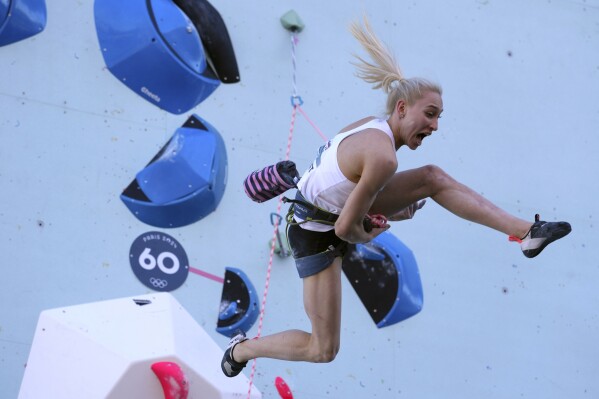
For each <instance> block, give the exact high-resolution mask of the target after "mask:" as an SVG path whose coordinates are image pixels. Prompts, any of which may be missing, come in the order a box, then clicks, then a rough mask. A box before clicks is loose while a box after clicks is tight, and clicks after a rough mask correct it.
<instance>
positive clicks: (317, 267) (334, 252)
mask: <svg viewBox="0 0 599 399" xmlns="http://www.w3.org/2000/svg"><path fill="white" fill-rule="evenodd" d="M287 242H288V243H289V247H290V248H291V252H292V254H293V258H294V259H295V266H296V267H297V272H298V273H299V276H300V277H301V278H304V277H308V276H312V275H314V274H316V273H318V272H321V271H323V270H324V269H326V268H327V267H329V266H330V265H331V264H332V263H333V261H334V260H335V258H336V257H343V255H345V252H346V250H347V242H345V241H343V240H342V239H341V238H339V237H337V236H336V235H335V230H334V229H333V230H330V231H325V232H322V231H312V230H306V229H303V228H302V227H301V226H300V225H298V224H289V225H288V226H287Z"/></svg>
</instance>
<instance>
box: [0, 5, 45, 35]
mask: <svg viewBox="0 0 599 399" xmlns="http://www.w3.org/2000/svg"><path fill="white" fill-rule="evenodd" d="M46 20H47V11H46V1H45V0H0V46H5V45H7V44H11V43H14V42H17V41H19V40H23V39H26V38H28V37H31V36H34V35H36V34H38V33H40V32H41V31H43V30H44V28H45V27H46Z"/></svg>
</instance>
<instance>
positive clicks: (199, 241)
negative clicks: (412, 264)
mask: <svg viewBox="0 0 599 399" xmlns="http://www.w3.org/2000/svg"><path fill="white" fill-rule="evenodd" d="M212 4H213V5H214V6H215V7H216V8H217V9H218V11H219V12H220V14H221V15H222V17H223V20H224V22H225V23H226V26H227V28H228V32H229V35H230V39H231V42H232V43H233V46H234V49H235V54H236V58H237V62H238V66H239V74H240V82H239V83H236V84H232V85H227V84H221V85H220V86H219V87H218V88H216V89H215V90H214V92H213V93H212V94H210V95H209V96H208V97H207V98H205V99H204V100H203V101H202V102H201V103H199V104H198V105H196V106H195V107H193V108H192V109H190V110H188V111H186V112H183V113H181V114H175V113H171V112H169V111H167V110H163V109H161V108H160V107H158V106H156V105H155V104H153V103H152V102H151V101H148V100H147V99H144V98H142V97H141V96H140V95H138V94H136V93H135V92H133V91H132V90H130V89H129V88H128V87H127V86H126V85H125V84H123V83H122V82H121V81H119V79H117V78H116V77H115V76H114V75H113V74H112V73H111V72H110V71H109V69H108V67H107V65H106V62H105V60H104V57H103V54H102V51H101V47H100V43H99V41H98V37H97V32H96V26H95V20H94V2H93V1H84V2H83V1H74V0H63V1H60V2H56V1H48V2H47V24H46V26H45V28H44V29H43V30H42V31H41V32H39V33H38V34H35V35H34V36H31V37H29V38H26V39H24V40H20V41H17V42H14V43H11V44H8V45H5V46H2V47H0V71H1V72H2V73H3V74H4V79H1V80H0V110H2V111H1V112H0V142H1V143H2V144H1V145H0V188H1V191H2V195H1V196H0V249H1V253H2V265H3V266H2V268H0V270H2V271H3V273H4V276H3V282H4V284H3V288H2V289H0V304H1V305H0V369H1V370H2V372H1V373H0V385H1V386H2V392H3V393H2V396H3V397H7V398H15V397H17V396H18V394H19V390H20V387H21V382H22V381H23V376H24V375H25V370H26V363H27V361H28V357H29V354H30V351H31V348H32V343H33V339H34V334H35V332H36V325H37V322H38V319H39V316H40V313H41V312H42V311H44V310H47V309H60V308H65V307H68V306H73V305H77V304H84V303H93V302H99V301H105V300H113V299H115V298H127V297H133V296H136V295H146V294H152V293H154V292H155V290H154V289H152V288H150V287H148V286H147V285H145V284H144V283H142V281H140V279H139V278H138V277H137V276H136V274H135V273H134V271H133V270H132V266H131V262H130V254H131V251H132V244H133V243H134V241H135V240H136V239H137V238H138V237H140V236H142V235H144V234H146V233H148V232H152V231H158V232H159V233H166V234H168V235H169V236H170V237H173V238H174V239H176V241H177V242H178V243H179V244H180V247H181V248H183V249H184V251H185V254H186V257H187V259H188V266H189V269H188V270H189V274H188V275H187V277H186V279H185V280H184V281H182V282H181V285H180V286H179V287H178V288H177V289H176V290H175V291H172V292H171V294H172V295H173V296H174V297H175V298H176V299H177V301H178V302H179V303H180V304H181V305H182V306H183V307H184V308H185V309H186V310H187V311H188V312H189V314H190V316H191V317H192V318H193V319H194V321H195V322H196V323H197V324H199V325H200V326H201V327H202V328H203V329H204V330H205V331H206V333H207V334H208V335H209V336H210V338H211V339H212V340H214V341H215V342H216V344H217V345H218V346H219V347H220V348H221V349H224V347H225V346H226V343H227V342H228V338H227V337H225V336H224V335H222V334H219V333H218V332H217V331H216V326H217V321H218V313H219V307H220V305H221V303H220V300H221V296H222V292H223V282H222V281H219V277H220V278H222V277H224V275H225V270H226V268H227V267H234V268H238V269H241V270H243V271H244V272H245V274H246V275H247V277H248V278H249V279H250V280H251V281H252V282H253V284H254V286H255V288H256V290H257V291H258V293H257V294H258V297H259V301H260V302H261V301H262V292H263V289H264V282H265V278H266V272H267V269H268V266H269V259H270V246H269V241H270V239H271V238H272V236H273V226H272V225H271V220H270V215H271V213H272V212H274V211H276V202H267V203H264V204H256V203H253V202H251V201H250V200H249V199H247V197H246V196H245V193H244V191H243V187H242V181H243V179H244V177H245V176H246V175H247V174H248V173H249V172H251V171H253V170H255V169H258V168H260V167H262V166H265V165H268V164H271V163H274V162H276V161H278V160H281V159H283V158H284V157H285V153H286V150H287V137H288V133H289V127H290V120H291V111H292V108H291V104H290V96H291V94H292V91H293V82H292V57H291V41H290V34H289V32H288V31H286V30H285V29H283V28H282V26H281V24H280V22H279V18H280V16H281V15H283V14H284V13H285V12H287V11H288V10H289V9H292V8H293V9H295V10H296V11H297V12H298V14H299V15H300V16H301V18H302V20H303V22H304V23H305V29H304V30H303V31H302V32H301V33H300V34H299V35H298V40H299V41H298V42H297V46H296V70H297V74H296V78H297V79H296V89H297V93H298V94H299V95H301V97H302V99H303V101H304V103H303V105H302V108H303V109H304V110H305V111H306V113H307V114H309V116H310V119H311V120H312V121H313V122H314V123H315V124H316V125H317V126H318V127H319V129H320V130H321V131H322V132H323V133H324V134H326V135H327V136H332V135H334V134H335V132H337V131H338V130H339V129H341V128H342V127H344V126H345V125H347V124H348V123H350V122H353V121H354V120H356V119H358V118H361V117H363V116H367V115H381V113H382V111H383V108H384V101H385V98H384V96H383V94H382V93H379V92H377V91H373V90H371V89H370V88H369V87H368V85H367V84H365V83H364V82H362V81H360V80H359V79H357V78H356V77H355V76H354V69H353V67H352V65H351V64H350V63H349V62H350V61H351V54H352V53H356V52H359V51H360V49H359V47H358V45H357V43H355V41H354V40H353V38H352V37H351V35H350V33H349V32H348V29H347V27H348V25H349V23H350V22H351V21H352V20H354V19H356V18H359V17H360V15H361V14H362V13H364V12H366V13H367V14H368V15H369V18H370V20H371V22H372V24H373V26H374V28H375V30H376V31H377V32H378V34H379V36H380V37H381V38H382V39H383V40H384V41H385V42H386V43H387V44H388V45H389V46H390V47H391V48H392V49H393V50H394V52H395V54H396V56H397V59H398V61H399V62H400V64H401V65H402V67H403V69H404V71H405V73H406V74H407V75H408V76H424V77H428V78H430V79H433V80H436V81H439V82H440V83H441V84H442V85H443V88H444V107H445V111H444V113H443V118H442V119H441V120H440V128H439V131H438V132H436V133H434V134H433V137H431V138H429V139H427V141H426V142H425V145H424V146H423V147H422V148H420V149H418V151H415V152H411V151H408V150H406V149H401V150H400V151H399V152H398V160H399V167H400V169H407V168H412V167H417V166H420V165H426V164H435V165H439V166H440V167H442V168H444V169H445V170H446V171H448V172H449V173H450V174H451V175H453V176H455V177H456V178H457V179H458V180H460V181H462V182H464V183H465V184H467V185H469V186H471V187H473V188H474V189H475V190H476V191H478V192H480V193H482V194H483V195H484V196H485V197H487V198H489V199H491V200H492V201H494V202H495V203H497V204H498V205H499V206H501V207H503V208H505V209H506V210H508V211H510V212H512V213H514V214H516V215H519V216H521V217H523V218H525V219H530V220H532V218H533V217H534V214H535V213H540V214H541V216H542V217H543V218H544V219H547V220H568V221H569V222H571V223H572V226H573V232H572V233H571V234H570V236H568V237H567V238H566V239H564V240H563V241H562V242H560V243H559V244H556V245H554V246H551V247H549V248H547V249H546V250H545V252H544V253H543V254H542V255H541V256H539V257H538V258H535V259H533V260H529V259H526V258H524V257H523V256H522V254H521V253H520V251H519V249H518V247H517V246H516V245H515V244H513V243H509V242H508V241H507V237H505V236H504V235H502V234H498V233H496V232H493V231H489V230H487V229H485V228H483V227H480V226H477V225H474V224H472V223H468V222H464V221H462V220H460V219H458V218H457V217H455V216H453V215H451V214H449V213H447V212H446V211H445V210H444V209H442V208H441V207H439V206H438V205H436V204H435V203H434V202H433V201H428V202H427V204H426V206H425V207H424V208H423V209H422V211H420V212H419V213H418V214H417V215H416V217H415V219H414V220H412V221H407V222H401V223H396V224H394V225H393V227H392V228H391V232H392V233H393V234H394V235H396V236H397V237H398V238H400V239H401V241H402V242H403V243H404V244H405V245H406V246H408V247H409V248H410V250H411V251H412V252H413V254H414V257H415V259H416V261H417V263H418V267H419V270H420V278H421V281H422V290H423V296H424V302H423V307H422V310H421V311H420V312H419V313H418V314H417V315H415V316H413V317H411V318H409V319H407V320H404V321H402V322H400V323H397V324H394V325H391V326H388V327H385V328H377V327H376V325H375V324H374V322H373V320H372V318H371V316H370V314H369V312H368V311H367V310H366V309H365V308H364V306H363V304H362V302H361V301H360V298H359V297H358V295H356V293H355V291H354V290H353V288H352V286H351V284H350V283H349V282H348V281H347V280H346V279H345V278H344V280H343V300H344V303H343V316H342V317H343V322H342V331H341V351H340V353H339V355H338V357H337V359H336V360H335V361H334V362H333V363H330V364H308V363H288V362H282V361H277V360H269V359H260V360H258V362H257V365H256V367H257V368H256V373H255V375H254V377H253V384H255V386H256V388H258V389H259V390H260V392H262V395H263V397H264V398H279V397H280V395H279V393H278V391H277V389H276V387H275V380H276V378H277V377H281V378H282V379H283V380H284V381H285V382H286V384H287V385H288V386H289V388H290V390H291V391H292V392H293V396H294V397H296V398H335V399H337V398H390V397H394V398H395V397H396V398H402V397H405V398H438V397H444V398H481V397H484V398H490V399H493V398H513V397H542V398H556V399H557V398H564V397H568V398H592V397H597V396H599V382H597V379H596V376H597V375H598V373H599V365H598V363H597V361H596V359H597V358H599V349H598V348H599V347H598V346H597V345H596V337H597V335H598V334H599V313H598V312H599V310H598V308H597V306H596V304H597V302H598V300H599V294H597V290H596V281H599V264H598V260H597V259H599V256H598V255H599V252H598V250H597V248H596V245H595V243H596V242H597V241H598V238H599V235H598V233H597V227H596V219H597V218H598V217H599V209H598V208H597V204H596V198H597V197H598V196H599V186H597V184H595V183H594V180H593V176H594V173H595V171H597V170H599V160H598V158H597V156H596V148H599V136H598V135H597V134H596V131H595V130H596V127H597V126H599V108H598V106H597V104H599V90H597V88H598V87H599V86H598V83H597V82H599V53H598V52H597V51H596V49H597V48H599V26H598V25H597V21H598V20H599V3H598V2H597V1H596V0H587V1H580V2H571V1H564V0H554V1H551V2H549V1H541V0H533V1H529V2H520V1H515V0H513V1H509V2H498V1H493V0H488V1H483V0H471V1H466V2H455V1H449V2H438V1H432V0H425V1H419V2H409V1H403V0H402V1H388V0H384V1H380V2H376V4H374V3H373V2H366V1H359V2H341V1H329V2H321V1H315V0H309V1H305V2H301V4H300V3H297V2H291V1H282V2H281V1H280V2H269V1H265V0H259V1H254V2H243V1H238V0H237V1H213V2H212ZM0 11H1V10H0ZM193 114H195V115H197V116H199V117H201V118H203V119H205V120H206V121H208V122H209V123H210V125H212V126H214V127H215V128H216V129H217V130H218V132H219V134H220V136H222V139H223V142H224V145H225V148H226V153H227V164H228V167H227V185H226V188H225V190H224V194H223V196H222V199H221V200H220V202H219V204H218V206H217V207H216V209H215V210H214V211H213V212H210V213H209V214H207V215H205V216H204V217H203V218H202V219H201V220H198V221H196V222H194V223H191V224H188V225H185V226H181V227H176V228H163V227H160V228H159V227H155V226H151V225H148V224H146V223H144V222H142V221H141V220H139V219H138V218H136V217H135V215H134V214H132V213H131V212H130V210H129V209H128V208H127V206H126V205H125V204H124V203H123V201H122V200H121V198H120V196H121V194H122V193H123V190H125V189H126V188H127V187H128V186H129V185H130V183H131V182H132V179H133V178H134V177H135V176H136V174H137V173H138V172H139V171H141V170H143V169H144V167H146V166H147V164H148V162H149V161H150V160H151V159H152V158H153V157H154V156H155V155H156V154H157V153H159V151H160V150H161V149H162V148H163V146H164V145H165V143H167V142H168V140H169V139H170V138H171V137H172V136H173V134H174V132H175V131H176V130H177V129H178V128H180V127H181V126H182V125H183V124H184V123H185V121H186V120H187V119H188V118H189V117H190V116H191V115H193ZM321 144H322V138H321V137H320V136H319V135H318V134H315V132H314V129H313V128H312V127H311V126H310V124H309V123H308V122H307V121H306V120H305V119H304V118H303V117H302V116H301V115H298V116H297V120H296V126H295V131H294V136H293V143H292V148H291V158H292V159H293V160H295V162H296V163H297V165H298V169H299V170H300V171H303V170H304V169H305V168H306V167H307V166H308V164H309V162H310V161H311V160H312V159H313V157H314V155H315V154H316V150H317V148H318V146H320V145H321ZM169 245H170V244H169ZM138 256H139V254H138ZM271 266H272V267H271V277H270V285H269V291H268V299H267V304H266V309H267V311H266V314H265V317H264V321H263V331H262V333H263V334H270V333H274V332H278V331H281V330H283V329H288V328H301V329H307V328H309V322H308V320H307V318H306V316H305V313H304V311H303V306H302V286H301V281H300V280H299V279H298V277H297V273H296V271H295V268H294V264H293V260H292V259H290V258H282V257H278V256H276V255H275V256H274V257H273V259H272V265H271ZM193 271H196V272H193ZM210 276H212V277H213V278H210ZM206 277H209V278H206ZM123 323H126V321H123ZM256 332H257V323H256V324H254V326H253V327H252V328H251V329H250V331H249V334H250V335H253V334H256ZM250 366H251V365H250ZM246 370H247V372H246V376H247V377H249V376H250V375H249V372H250V369H246ZM152 377H153V376H152ZM157 399H158V398H157Z"/></svg>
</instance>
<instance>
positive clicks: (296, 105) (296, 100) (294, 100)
mask: <svg viewBox="0 0 599 399" xmlns="http://www.w3.org/2000/svg"><path fill="white" fill-rule="evenodd" d="M294 23H295V24H297V23H298V22H297V21H294ZM299 23H300V24H301V21H299ZM284 26H285V24H284ZM293 26H294V27H295V29H293V28H292V29H289V30H290V31H291V64H292V90H293V91H292V95H291V106H292V110H291V122H290V124H289V134H288V136H287V150H286V152H285V160H286V161H288V160H289V155H290V153H291V143H292V141H293V132H294V130H295V121H296V116H297V112H298V111H299V113H300V114H302V115H303V117H304V118H305V119H306V121H308V123H309V124H310V125H311V126H312V127H313V128H314V130H315V131H316V132H317V133H318V134H319V135H320V137H322V138H323V140H324V141H327V140H328V139H327V137H326V136H325V135H324V134H322V132H321V131H320V129H319V128H318V127H317V126H316V124H314V122H312V120H311V119H310V118H309V117H308V115H307V114H306V113H305V111H304V110H303V109H302V107H301V106H302V105H303V103H304V101H303V100H302V98H301V96H300V95H298V91H297V80H296V75H297V66H296V57H295V48H296V46H297V43H298V39H297V33H298V32H300V31H301V29H303V25H301V28H298V26H299V25H293ZM286 28H287V27H286ZM282 205H283V196H282V195H280V196H279V201H278V203H277V211H276V214H277V215H280V212H281V207H282ZM281 220H282V218H274V219H273V221H274V223H273V226H274V228H273V234H272V240H271V247H270V255H269V258H268V267H267V269H266V281H265V282H264V293H263V294H262V303H261V305H260V316H259V320H258V332H257V334H256V338H260V337H261V336H262V326H263V321H264V314H265V311H266V299H267V297H268V289H269V287H270V276H271V270H272V264H273V258H274V254H275V247H276V243H277V238H278V236H279V224H280V222H281ZM256 363H257V359H254V360H253V362H252V371H251V372H250V378H249V387H248V394H247V399H250V397H251V393H252V385H253V382H254V375H255V373H256Z"/></svg>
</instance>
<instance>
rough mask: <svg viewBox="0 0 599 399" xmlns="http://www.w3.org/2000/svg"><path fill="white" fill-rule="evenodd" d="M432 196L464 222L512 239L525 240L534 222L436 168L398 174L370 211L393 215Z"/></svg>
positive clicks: (429, 167) (429, 166)
mask: <svg viewBox="0 0 599 399" xmlns="http://www.w3.org/2000/svg"><path fill="white" fill-rule="evenodd" d="M429 197H430V198H431V199H433V200H434V201H435V202H437V203H438V204H439V205H441V206H442V207H444V208H445V209H447V210H449V211H450V212H452V213H454V214H455V215H457V216H459V217H461V218H463V219H466V220H469V221H471V222H475V223H479V224H482V225H484V226H487V227H490V228H492V229H495V230H498V231H500V232H503V233H505V234H508V235H511V236H515V237H524V236H525V235H526V234H527V232H528V231H529V229H530V227H531V226H532V223H531V222H527V221H525V220H523V219H520V218H517V217H515V216H513V215H511V214H509V213H507V212H506V211H504V210H502V209H501V208H499V207H497V206H496V205H494V204H493V203H492V202H490V201H489V200H487V199H486V198H484V197H483V196H482V195H480V194H478V193H477V192H475V191H473V190H472V189H470V188H468V187H467V186H465V185H463V184H462V183H459V182H458V181H456V180H455V179H453V178H452V177H451V176H449V175H448V174H447V173H445V172H444V171H443V170H442V169H441V168H439V167H437V166H434V165H428V166H423V167H421V168H417V169H411V170H406V171H403V172H398V173H396V174H395V176H393V177H392V178H391V181H390V182H389V183H388V184H387V185H386V186H385V188H384V189H383V190H382V191H381V192H380V193H379V195H378V196H377V199H376V200H375V202H374V204H373V206H372V208H371V212H372V213H380V214H383V215H386V216H391V215H393V214H395V213H397V212H399V211H400V210H402V209H403V208H405V207H406V206H408V205H410V204H412V203H414V202H416V201H418V200H421V199H424V198H429Z"/></svg>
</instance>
